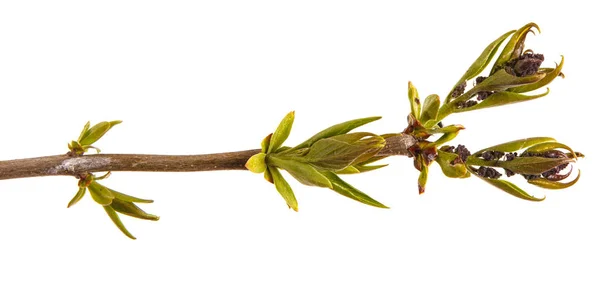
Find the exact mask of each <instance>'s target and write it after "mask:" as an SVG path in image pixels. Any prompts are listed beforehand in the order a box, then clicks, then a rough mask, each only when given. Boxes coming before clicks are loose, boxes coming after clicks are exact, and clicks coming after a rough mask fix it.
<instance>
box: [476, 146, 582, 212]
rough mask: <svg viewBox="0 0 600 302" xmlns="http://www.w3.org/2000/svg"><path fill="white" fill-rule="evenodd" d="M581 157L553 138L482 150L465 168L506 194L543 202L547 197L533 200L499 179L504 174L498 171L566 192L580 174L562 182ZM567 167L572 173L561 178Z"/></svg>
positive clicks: (530, 196) (542, 186) (517, 188)
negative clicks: (517, 175)
mask: <svg viewBox="0 0 600 302" xmlns="http://www.w3.org/2000/svg"><path fill="white" fill-rule="evenodd" d="M517 152H521V153H520V154H518V153H517ZM580 157H583V154H581V153H578V152H575V151H573V149H571V147H569V146H567V145H565V144H563V143H560V142H557V141H556V140H555V139H553V138H551V137H532V138H526V139H520V140H515V141H511V142H507V143H503V144H499V145H496V146H492V147H489V148H485V149H482V150H479V151H477V152H475V153H474V154H473V155H470V156H468V157H467V160H466V163H465V164H466V167H467V169H468V171H469V172H471V173H472V174H475V175H476V176H477V177H479V178H480V179H483V180H484V181H486V182H487V183H489V184H491V185H493V186H495V187H497V188H499V189H501V190H503V191H504V192H506V193H509V194H511V195H513V196H516V197H519V198H522V199H526V200H531V201H542V200H544V198H545V197H542V198H537V197H534V196H533V195H531V194H528V193H527V192H525V191H524V190H523V189H521V188H520V187H518V186H517V185H515V184H514V183H512V182H510V181H507V180H504V179H499V178H500V177H501V176H502V173H500V172H498V171H497V170H496V169H499V168H501V169H503V170H504V172H505V175H506V176H507V177H511V176H513V175H515V174H519V175H522V176H523V177H524V178H525V179H526V180H527V182H528V183H530V184H532V185H535V186H538V187H541V188H544V189H565V188H568V187H570V186H572V185H574V184H575V183H576V182H577V181H578V180H579V177H580V175H581V172H578V173H577V177H576V178H575V179H573V180H571V181H568V182H561V181H562V180H564V179H566V178H567V177H569V176H570V175H571V172H572V171H573V166H572V164H573V162H574V161H575V160H576V159H577V158H580ZM567 167H570V169H569V171H568V172H566V173H564V174H561V173H560V172H561V171H563V170H564V169H566V168H567Z"/></svg>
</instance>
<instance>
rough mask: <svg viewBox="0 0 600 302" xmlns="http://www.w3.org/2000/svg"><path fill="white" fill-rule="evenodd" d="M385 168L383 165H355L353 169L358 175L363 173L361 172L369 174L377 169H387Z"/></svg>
mask: <svg viewBox="0 0 600 302" xmlns="http://www.w3.org/2000/svg"><path fill="white" fill-rule="evenodd" d="M387 166H388V165H387V164H385V165H366V164H361V165H356V166H355V167H356V169H357V170H358V171H359V172H360V173H363V172H369V171H373V170H377V169H380V168H384V167H387Z"/></svg>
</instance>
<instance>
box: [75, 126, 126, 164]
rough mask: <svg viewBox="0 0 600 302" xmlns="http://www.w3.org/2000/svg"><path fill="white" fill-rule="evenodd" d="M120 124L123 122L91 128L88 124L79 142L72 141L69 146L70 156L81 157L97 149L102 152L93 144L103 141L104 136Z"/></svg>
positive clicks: (80, 135)
mask: <svg viewBox="0 0 600 302" xmlns="http://www.w3.org/2000/svg"><path fill="white" fill-rule="evenodd" d="M120 123H121V121H112V122H100V123H98V124H96V125H94V126H93V127H91V128H90V122H87V123H86V124H85V126H83V130H81V134H79V138H77V140H74V141H71V142H70V143H69V144H68V147H69V150H70V151H69V153H68V154H70V155H72V156H80V155H83V154H84V153H85V152H87V151H88V150H89V149H95V150H96V151H97V152H100V149H98V148H96V147H94V146H92V144H94V143H95V142H97V141H98V140H99V139H101V138H102V137H103V136H104V134H106V133H107V132H108V130H110V128H112V127H113V126H115V125H118V124H120Z"/></svg>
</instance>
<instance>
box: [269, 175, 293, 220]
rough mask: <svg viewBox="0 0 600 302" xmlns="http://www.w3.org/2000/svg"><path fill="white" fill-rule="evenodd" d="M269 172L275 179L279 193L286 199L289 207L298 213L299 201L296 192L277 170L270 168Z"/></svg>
mask: <svg viewBox="0 0 600 302" xmlns="http://www.w3.org/2000/svg"><path fill="white" fill-rule="evenodd" d="M269 171H270V172H271V176H272V177H273V183H274V184H275V188H276V189H277V192H279V194H281V196H282V197H283V199H285V202H286V203H287V205H288V207H290V208H291V209H292V210H294V211H296V212H298V201H297V200H296V196H295V195H294V191H292V187H290V184H289V183H288V182H287V181H286V180H285V178H283V175H281V172H279V170H277V168H269Z"/></svg>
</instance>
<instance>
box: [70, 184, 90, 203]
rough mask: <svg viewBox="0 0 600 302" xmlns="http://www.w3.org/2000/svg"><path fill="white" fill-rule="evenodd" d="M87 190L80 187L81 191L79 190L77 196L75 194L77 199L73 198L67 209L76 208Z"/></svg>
mask: <svg viewBox="0 0 600 302" xmlns="http://www.w3.org/2000/svg"><path fill="white" fill-rule="evenodd" d="M86 190H87V189H86V188H81V187H80V188H79V190H77V194H75V197H73V199H71V201H69V204H68V205H67V208H70V207H72V206H74V205H75V204H76V203H77V202H79V201H80V200H81V199H82V198H83V196H84V195H85V192H86Z"/></svg>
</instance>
